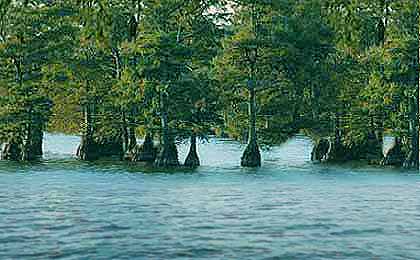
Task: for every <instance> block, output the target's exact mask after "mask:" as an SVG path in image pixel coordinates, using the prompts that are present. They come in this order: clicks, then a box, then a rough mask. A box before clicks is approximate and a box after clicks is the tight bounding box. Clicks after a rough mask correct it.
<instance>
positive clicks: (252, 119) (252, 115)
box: [241, 87, 261, 167]
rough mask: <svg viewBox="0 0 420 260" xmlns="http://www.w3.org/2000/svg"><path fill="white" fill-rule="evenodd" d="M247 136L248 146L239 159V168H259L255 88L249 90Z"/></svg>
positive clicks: (259, 156) (259, 155)
mask: <svg viewBox="0 0 420 260" xmlns="http://www.w3.org/2000/svg"><path fill="white" fill-rule="evenodd" d="M248 110H249V111H248V112H249V136H248V145H247V147H246V149H245V151H244V153H243V155H242V158H241V166H243V167H259V166H261V154H260V149H259V147H258V142H257V130H256V122H257V111H256V93H255V88H254V87H250V88H249V102H248Z"/></svg>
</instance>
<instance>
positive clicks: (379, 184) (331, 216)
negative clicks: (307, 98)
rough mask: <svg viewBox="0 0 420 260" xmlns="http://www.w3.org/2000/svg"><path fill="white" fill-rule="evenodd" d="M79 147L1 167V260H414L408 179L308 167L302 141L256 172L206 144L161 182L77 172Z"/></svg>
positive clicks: (50, 144) (415, 183)
mask: <svg viewBox="0 0 420 260" xmlns="http://www.w3.org/2000/svg"><path fill="white" fill-rule="evenodd" d="M78 142H79V139H78V138H77V137H69V136H62V135H47V136H46V142H45V150H46V154H45V160H44V161H42V162H40V163H36V164H23V165H22V164H15V163H9V162H0V259H49V258H58V259H191V258H195V259H420V242H419V240H420V175H419V174H418V172H416V171H413V172H406V171H400V170H395V169H380V168H374V167H363V166H355V165H346V166H325V165H314V164H312V163H311V162H310V161H309V159H310V151H311V146H312V144H311V142H310V140H309V139H307V138H305V137H302V136H298V137H296V138H293V139H291V140H290V141H288V142H287V143H285V144H284V145H282V146H280V147H276V148H273V149H271V150H269V151H263V158H264V162H263V167H261V168H260V169H242V168H240V167H238V165H239V161H240V156H241V152H242V150H243V148H244V147H243V146H241V145H240V144H238V143H236V142H231V141H226V140H212V141H211V142H210V143H208V144H201V145H200V146H199V153H200V157H201V160H202V164H203V166H202V167H200V168H198V169H197V170H195V171H189V172H182V171H180V172H171V173H159V172H150V171H146V172H145V171H144V170H142V168H141V167H138V166H135V165H126V164H123V163H115V162H100V163H83V162H78V161H76V160H75V159H74V156H73V153H74V150H75V149H76V146H77V144H78ZM186 150H187V148H186V146H185V145H181V146H180V158H181V159H183V158H184V157H185V154H186Z"/></svg>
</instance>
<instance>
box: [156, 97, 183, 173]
mask: <svg viewBox="0 0 420 260" xmlns="http://www.w3.org/2000/svg"><path fill="white" fill-rule="evenodd" d="M160 113H161V115H160V117H161V126H162V146H161V150H160V152H159V154H158V156H157V158H156V162H155V164H156V166H157V167H174V166H179V161H178V151H177V148H176V145H175V140H174V137H173V136H172V133H171V132H170V130H169V122H168V109H167V103H166V97H165V95H164V94H163V92H162V91H161V92H160Z"/></svg>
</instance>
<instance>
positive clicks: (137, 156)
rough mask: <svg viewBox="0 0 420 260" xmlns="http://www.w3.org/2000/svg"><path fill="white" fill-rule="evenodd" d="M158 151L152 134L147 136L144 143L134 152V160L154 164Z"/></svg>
mask: <svg viewBox="0 0 420 260" xmlns="http://www.w3.org/2000/svg"><path fill="white" fill-rule="evenodd" d="M156 154H157V149H156V148H155V146H154V144H153V137H152V135H151V134H150V133H147V134H146V137H145V138H144V143H143V144H142V145H141V146H140V147H137V148H136V149H135V151H134V155H133V158H132V160H133V161H134V162H147V163H153V162H154V161H155V160H156Z"/></svg>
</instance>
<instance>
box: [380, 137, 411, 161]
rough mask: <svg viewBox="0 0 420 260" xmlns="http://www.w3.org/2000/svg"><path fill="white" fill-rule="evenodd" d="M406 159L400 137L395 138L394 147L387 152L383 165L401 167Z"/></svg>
mask: <svg viewBox="0 0 420 260" xmlns="http://www.w3.org/2000/svg"><path fill="white" fill-rule="evenodd" d="M405 158H406V155H405V154H404V152H403V149H402V143H401V140H400V138H399V137H395V139H394V142H393V144H392V146H391V147H390V148H389V149H388V150H387V151H386V152H385V156H384V158H383V160H382V161H381V165H383V166H397V167H401V166H403V164H404V161H405Z"/></svg>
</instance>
